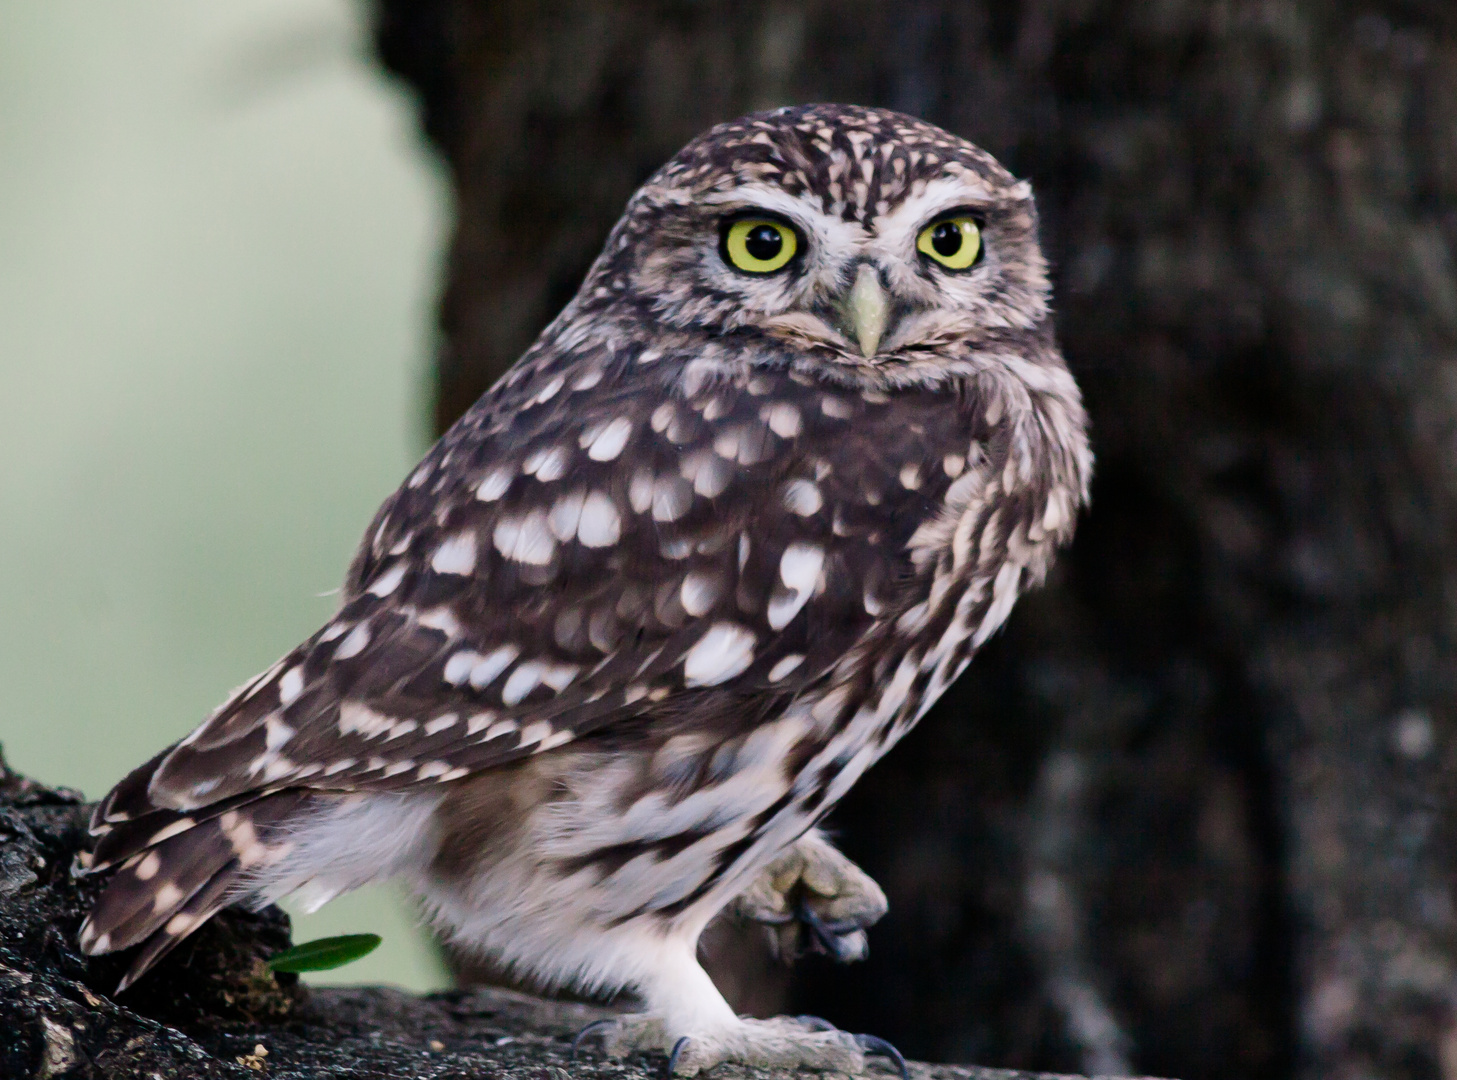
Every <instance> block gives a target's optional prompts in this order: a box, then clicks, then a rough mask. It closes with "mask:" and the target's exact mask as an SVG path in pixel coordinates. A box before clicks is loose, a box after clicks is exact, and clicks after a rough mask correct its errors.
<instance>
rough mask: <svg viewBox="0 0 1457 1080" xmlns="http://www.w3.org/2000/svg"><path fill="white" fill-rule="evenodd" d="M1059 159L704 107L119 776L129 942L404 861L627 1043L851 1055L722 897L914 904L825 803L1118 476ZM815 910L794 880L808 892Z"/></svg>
mask: <svg viewBox="0 0 1457 1080" xmlns="http://www.w3.org/2000/svg"><path fill="white" fill-rule="evenodd" d="M1048 292H1049V290H1048V280H1047V265H1046V262H1045V261H1044V259H1043V257H1042V253H1041V251H1040V250H1039V247H1038V240H1037V217H1036V213H1035V211H1034V208H1033V202H1032V195H1031V191H1030V189H1029V187H1028V185H1027V184H1026V183H1025V182H1019V181H1017V180H1015V179H1014V178H1013V177H1012V176H1011V175H1010V174H1009V173H1008V172H1007V171H1006V170H1005V169H1003V168H1002V167H1001V166H1000V165H998V164H997V162H996V161H995V160H993V159H992V158H991V157H990V156H989V155H988V154H986V153H984V152H983V151H981V150H979V149H977V148H976V147H975V146H972V145H971V144H969V143H967V142H965V141H963V140H961V139H959V138H957V137H956V136H954V135H950V134H948V133H947V132H945V131H942V130H941V129H939V128H936V127H933V126H931V125H929V124H925V123H922V122H920V121H917V120H914V119H911V118H909V117H906V116H902V115H898V114H896V113H892V112H887V111H885V110H880V109H864V108H854V107H848V106H837V105H814V106H808V107H800V108H788V109H780V110H777V111H774V112H767V113H759V114H755V115H752V116H748V117H745V118H744V119H741V120H737V121H734V122H733V123H728V124H723V125H721V126H719V127H716V128H714V129H713V130H711V131H709V132H708V133H707V134H705V135H703V136H701V137H700V138H698V139H696V140H694V141H693V142H692V143H690V144H689V145H688V146H687V147H686V148H685V149H684V150H683V151H682V152H681V153H679V154H678V155H677V156H676V157H675V158H673V159H672V160H671V161H669V162H668V163H667V164H666V165H665V166H663V168H662V169H661V170H659V171H658V173H657V174H656V175H654V176H653V177H652V178H651V179H650V180H649V181H648V182H647V183H646V184H645V185H644V186H643V187H642V188H641V190H639V191H638V192H637V193H636V194H635V195H634V196H633V197H632V200H631V201H630V202H629V203H628V205H627V209H626V212H625V213H624V214H623V217H622V219H621V220H620V221H619V222H618V223H617V225H616V227H615V228H614V229H613V230H612V233H611V235H610V236H609V237H608V239H607V244H606V247H605V249H604V250H603V252H602V254H601V255H600V257H599V258H598V259H597V261H596V263H595V264H594V265H593V266H592V269H591V271H590V272H589V273H588V274H587V278H586V280H585V282H583V284H582V287H581V289H580V291H579V292H578V293H577V295H576V297H575V298H574V299H573V300H572V302H571V303H570V304H568V305H567V307H566V308H565V310H563V311H562V313H561V314H560V315H559V316H558V317H557V319H556V320H555V321H554V322H553V323H552V324H551V325H550V326H549V327H547V329H546V330H545V331H544V332H543V333H542V335H541V337H540V338H539V339H538V340H537V342H536V343H535V344H534V345H533V346H532V347H531V348H530V349H529V350H528V351H527V353H526V354H525V356H523V357H522V358H521V360H520V361H519V362H518V363H517V364H516V365H515V366H514V367H513V368H511V370H510V371H509V372H508V373H507V374H506V375H505V377H504V378H502V380H501V381H500V382H499V383H498V384H497V385H496V386H495V387H494V388H492V389H491V390H490V391H489V392H487V393H486V394H485V395H484V396H483V397H482V398H481V399H480V400H479V401H478V402H476V404H475V406H474V407H473V408H471V410H470V411H469V412H467V413H466V414H465V416H463V417H462V418H461V419H460V421H459V422H458V423H457V424H455V426H454V427H452V428H451V429H450V431H449V432H447V433H446V435H445V436H444V438H442V439H441V440H440V441H439V442H438V443H436V445H435V446H434V448H433V449H432V450H431V451H430V452H429V453H428V454H427V455H426V456H425V459H424V460H423V461H422V462H421V464H420V465H419V466H418V467H417V468H416V469H415V471H414V472H413V473H411V474H410V476H409V478H408V479H407V480H406V481H405V483H404V485H403V486H402V487H400V489H399V490H398V491H396V492H395V493H394V494H393V495H391V496H390V497H389V498H388V499H387V500H385V503H384V505H383V506H382V507H381V508H380V510H379V513H378V514H377V515H376V517H375V519H374V521H373V523H372V524H371V525H370V526H369V530H368V532H367V533H366V535H365V538H364V541H363V543H362V544H361V546H360V548H359V551H358V553H357V554H356V555H355V557H354V561H353V564H352V565H351V566H350V568H349V571H348V577H347V579H346V581H345V584H344V588H343V593H342V602H341V605H340V607H339V609H338V611H337V612H336V613H335V615H334V616H333V618H331V619H330V620H329V621H328V622H327V623H326V624H325V625H324V626H323V627H322V628H321V629H320V630H319V631H318V632H317V633H315V634H314V635H313V636H312V637H310V638H309V639H308V640H307V641H305V642H304V643H303V644H301V645H299V646H298V647H297V648H296V649H294V650H293V651H291V652H290V653H288V655H286V656H285V657H283V659H281V660H279V661H278V663H276V664H274V665H273V666H272V667H271V668H269V669H268V670H267V671H265V672H264V673H263V674H261V675H259V676H258V677H257V678H255V679H253V680H251V681H250V682H248V683H246V684H245V685H244V686H243V687H241V688H240V689H239V690H237V691H236V692H235V693H234V694H233V695H232V697H230V698H229V699H228V700H227V702H226V703H224V704H223V705H222V706H221V707H220V708H219V709H218V710H217V711H216V712H215V713H213V715H212V716H211V717H209V718H208V720H207V721H206V722H205V723H204V724H203V725H202V726H201V727H199V728H198V729H197V730H196V731H194V732H193V733H192V734H191V735H189V736H187V738H185V739H183V740H182V741H181V742H179V743H177V744H176V745H175V746H172V747H169V748H168V749H166V750H164V751H162V752H161V753H160V754H158V755H157V756H156V757H154V758H152V760H150V761H148V762H147V763H146V764H145V765H142V766H141V767H140V768H138V769H136V770H135V771H134V772H132V773H131V774H130V775H129V776H127V777H126V779H124V780H122V781H121V783H119V784H118V785H117V786H116V788H115V789H114V790H113V791H112V792H111V793H110V794H109V795H108V796H107V797H106V798H105V799H104V800H103V801H102V802H101V804H100V805H99V806H98V807H97V809H96V812H95V816H94V817H93V819H92V826H91V827H92V832H93V833H94V834H95V835H96V837H97V842H96V848H95V852H94V854H92V855H91V856H90V857H89V861H88V865H86V866H84V867H82V868H81V872H84V873H98V872H102V871H107V872H109V873H110V874H111V875H112V876H111V880H110V882H109V884H108V886H107V888H106V890H105V892H104V893H103V894H102V896H101V898H100V900H99V901H98V902H97V904H96V907H95V910H94V911H92V913H91V916H90V918H89V919H87V921H86V923H85V924H84V926H83V927H82V929H81V943H82V946H83V948H84V949H85V951H86V952H88V953H107V952H113V951H116V950H119V949H128V948H132V947H137V951H136V953H135V955H134V957H133V958H132V961H131V968H130V971H129V972H128V974H127V976H126V979H125V980H124V981H123V985H124V986H125V985H127V984H129V983H131V982H132V981H133V980H135V979H137V978H138V977H140V976H141V975H142V974H143V973H144V972H145V971H146V970H147V969H148V968H149V967H150V966H151V965H152V964H154V963H155V962H156V961H157V959H158V958H159V957H160V956H162V955H163V954H164V953H165V952H166V951H167V950H168V949H170V948H172V947H173V946H174V945H176V944H177V942H178V941H179V940H181V939H182V938H183V937H185V936H186V935H187V934H189V933H191V932H192V931H193V930H196V929H197V927H198V926H199V925H201V924H202V923H203V922H204V921H205V920H207V919H208V918H209V917H210V916H212V915H213V914H214V913H215V912H217V911H218V910H219V909H220V908H222V907H223V906H224V905H227V904H229V903H233V902H235V901H244V902H248V903H250V904H255V905H257V904H263V903H266V902H269V901H272V900H274V899H276V898H279V897H282V896H285V895H287V894H290V893H294V892H302V893H303V894H305V896H306V898H307V899H308V901H309V902H311V903H315V904H319V903H323V902H324V901H325V900H327V899H329V898H330V897H333V896H335V895H337V894H338V893H340V892H343V891H345V890H348V889H353V888H355V887H357V886H360V885H363V884H364V883H366V882H369V881H375V880H378V879H381V878H385V877H399V878H402V879H403V880H404V881H405V882H406V883H407V884H408V885H409V886H410V888H411V889H412V890H413V891H414V892H415V894H416V895H417V896H418V897H419V898H420V901H421V903H422V906H423V909H424V910H425V911H426V912H427V913H428V917H429V918H430V920H431V921H432V922H433V924H434V925H435V926H436V927H437V928H438V929H439V930H440V931H441V932H442V933H444V934H445V935H446V936H448V937H449V938H450V939H451V940H453V941H455V942H457V943H458V944H459V945H461V946H462V947H465V948H468V949H472V950H478V951H479V952H481V953H482V954H483V955H486V956H489V957H491V958H492V959H493V960H494V961H495V962H497V963H498V964H500V965H502V966H504V967H505V968H506V969H509V970H511V971H513V972H514V973H516V974H517V975H519V976H520V977H522V978H524V979H527V980H530V981H533V982H535V983H536V984H538V985H544V986H549V987H550V986H554V987H572V988H575V989H577V990H582V991H589V992H604V991H611V990H616V989H619V988H627V989H630V990H633V991H635V992H636V993H637V994H638V995H640V997H641V999H642V1001H643V1003H644V1006H645V1008H644V1011H643V1012H641V1013H636V1014H631V1015H627V1016H624V1017H623V1018H621V1019H620V1020H618V1021H615V1022H614V1025H613V1026H612V1027H611V1028H610V1029H609V1030H608V1031H607V1032H606V1033H605V1040H606V1045H607V1047H608V1049H609V1050H610V1051H612V1052H615V1053H623V1052H627V1051H631V1050H634V1049H661V1050H665V1051H666V1050H673V1051H675V1052H674V1053H673V1055H672V1058H671V1059H670V1068H672V1069H676V1070H677V1071H679V1072H682V1073H694V1072H697V1071H699V1070H701V1069H704V1068H708V1067H710V1066H712V1065H714V1064H716V1063H718V1062H721V1061H738V1062H743V1063H748V1064H753V1065H759V1066H779V1067H794V1066H798V1065H806V1066H810V1067H814V1068H822V1069H823V1068H828V1069H834V1070H837V1071H841V1072H858V1071H860V1070H861V1069H862V1068H863V1067H864V1053H865V1050H866V1049H867V1048H874V1047H876V1046H877V1044H878V1040H875V1039H872V1038H869V1037H866V1036H854V1035H850V1034H847V1033H845V1032H841V1031H837V1030H834V1029H827V1028H828V1026H827V1025H824V1024H823V1023H815V1022H811V1021H809V1020H803V1019H801V1020H794V1019H789V1018H785V1017H780V1018H777V1019H773V1020H750V1019H744V1018H740V1017H738V1016H735V1015H734V1013H733V1010H732V1009H730V1008H729V1006H728V1005H727V1004H726V1003H725V1001H724V999H723V997H722V996H721V995H720V994H719V992H718V990H717V989H715V987H714V985H713V983H712V982H711V981H710V979H709V977H708V976H707V974H705V972H704V970H703V968H702V967H700V965H699V963H698V960H697V958H696V949H697V944H698V938H699V935H700V934H701V933H702V931H703V929H704V926H705V925H706V924H707V923H708V922H709V921H710V920H711V919H713V918H714V916H715V915H717V914H719V913H720V912H722V911H724V910H725V908H728V907H732V908H733V909H734V910H735V911H737V912H738V913H739V914H740V915H744V916H747V917H749V918H757V919H759V920H760V921H763V922H765V923H769V924H774V925H779V926H781V927H782V926H784V925H785V924H794V925H799V924H801V923H802V924H803V925H804V926H805V927H807V928H808V931H810V932H812V933H813V935H815V936H816V938H817V939H818V941H819V942H820V943H821V946H822V947H823V948H825V949H827V950H828V951H830V952H832V953H835V954H837V955H838V956H839V957H840V958H842V959H850V958H854V957H855V956H857V955H859V954H860V953H862V952H863V949H864V941H865V939H864V929H863V928H864V927H865V926H868V925H869V924H870V923H872V922H874V921H875V919H877V918H878V917H879V916H880V915H881V914H882V913H883V912H884V910H885V898H884V896H883V895H882V893H881V892H880V889H879V888H878V887H877V886H876V884H875V883H874V882H873V881H872V880H871V879H870V878H869V877H868V876H867V875H865V874H864V873H863V872H862V871H861V870H860V869H859V868H858V867H856V866H855V865H854V864H852V863H850V862H849V861H848V860H847V859H845V857H844V856H842V855H840V854H839V853H838V852H837V851H835V849H834V848H833V847H832V846H831V845H830V843H829V842H828V840H827V839H826V838H825V836H824V835H823V834H821V833H820V832H819V831H817V829H816V825H817V824H818V823H819V822H820V821H821V820H822V819H823V818H824V817H825V815H826V814H827V813H828V812H829V811H830V810H831V808H833V807H834V805H835V803H836V801H837V800H839V799H840V798H841V796H843V795H844V794H845V792H846V791H847V790H849V788H850V786H851V785H852V784H854V783H855V781H856V780H857V779H859V777H860V775H861V774H862V773H863V772H864V771H865V770H866V769H867V768H868V767H869V766H870V765H871V763H872V762H874V761H875V760H876V759H877V758H879V757H880V756H881V755H882V754H884V753H885V752H886V751H887V750H889V749H890V747H891V746H892V745H893V744H894V743H895V742H896V741H897V740H898V739H900V738H901V736H903V735H904V734H905V733H906V732H907V731H909V730H910V728H911V727H912V725H914V724H915V722H916V720H917V719H918V718H919V717H920V716H921V715H922V714H923V713H924V712H925V711H926V710H927V709H928V708H929V707H930V706H931V704H932V703H933V702H934V701H935V700H936V699H937V698H938V697H939V696H940V695H941V693H942V692H943V691H944V690H945V689H946V687H947V686H948V685H949V684H950V683H951V682H952V681H953V680H954V679H955V678H956V677H957V675H959V674H960V673H961V671H962V669H963V668H965V667H966V665H967V663H968V661H969V660H970V659H971V656H972V654H973V653H974V652H975V651H976V650H977V649H978V648H979V647H980V646H981V645H982V643H983V642H985V641H986V640H987V638H988V637H989V636H990V635H991V634H992V633H994V632H995V631H996V630H997V629H998V627H1000V626H1001V625H1002V623H1003V622H1004V621H1005V620H1006V618H1007V615H1008V613H1009V612H1010V611H1011V609H1012V605H1013V603H1014V602H1015V601H1016V599H1017V596H1018V594H1019V593H1020V592H1021V591H1022V590H1023V589H1024V588H1026V587H1028V586H1029V585H1031V584H1034V583H1036V582H1039V581H1040V580H1041V579H1042V578H1043V576H1044V575H1045V573H1046V572H1047V568H1048V565H1049V562H1050V560H1051V558H1052V555H1053V552H1054V550H1055V549H1056V548H1057V547H1058V546H1059V545H1061V544H1063V543H1064V542H1066V541H1067V540H1068V539H1069V537H1070V536H1071V534H1072V530H1073V524H1074V519H1075V517H1076V515H1077V513H1078V511H1079V509H1080V508H1081V506H1082V505H1083V504H1084V502H1085V501H1086V498H1087V490H1088V479H1089V473H1090V469H1091V455H1090V453H1089V449H1088V442H1087V434H1086V430H1085V418H1084V413H1083V409H1082V405H1081V401H1080V398H1079V394H1078V388H1077V386H1076V384H1075V383H1074V382H1073V379H1072V376H1071V375H1070V374H1069V373H1068V370H1067V368H1066V366H1065V365H1064V363H1063V360H1062V357H1061V355H1060V353H1059V351H1058V347H1057V344H1056V342H1055V340H1054V338H1053V325H1052V317H1051V313H1050V309H1049V296H1048ZM796 920H798V921H799V922H796Z"/></svg>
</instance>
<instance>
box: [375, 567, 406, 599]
mask: <svg viewBox="0 0 1457 1080" xmlns="http://www.w3.org/2000/svg"><path fill="white" fill-rule="evenodd" d="M407 569H408V567H406V566H405V564H404V563H395V565H394V566H391V567H390V568H389V569H388V570H386V571H385V572H384V573H383V574H381V575H380V576H379V577H377V578H375V579H374V584H372V585H370V587H369V592H370V593H371V594H372V595H374V596H379V597H385V596H388V595H389V594H390V593H392V592H394V591H395V590H396V589H398V588H399V587H400V582H402V581H404V580H405V571H406V570H407Z"/></svg>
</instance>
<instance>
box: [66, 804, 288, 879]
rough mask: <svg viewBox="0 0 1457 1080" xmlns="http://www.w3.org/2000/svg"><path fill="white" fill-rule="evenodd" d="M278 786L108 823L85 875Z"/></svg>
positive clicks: (111, 865) (213, 817) (117, 862)
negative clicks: (185, 810) (184, 810)
mask: <svg viewBox="0 0 1457 1080" xmlns="http://www.w3.org/2000/svg"><path fill="white" fill-rule="evenodd" d="M276 791H277V789H273V790H264V791H250V792H248V793H246V794H244V795H238V796H236V797H235V798H232V799H224V800H222V801H221V802H217V803H214V804H213V805H211V806H206V807H203V808H202V809H201V810H197V811H195V812H193V813H190V814H185V813H182V812H180V811H177V810H152V811H150V812H148V813H145V814H142V815H141V816H140V817H135V818H130V819H128V820H126V821H119V822H117V823H116V824H114V825H106V826H103V827H102V830H101V831H99V832H97V831H96V830H93V832H97V835H98V839H97V841H96V846H95V848H93V849H92V851H91V855H90V858H89V859H88V861H87V864H86V867H85V869H84V870H83V871H81V873H82V874H85V875H89V874H98V873H101V872H102V871H104V870H110V869H112V868H113V867H115V866H117V865H118V864H120V863H122V862H125V861H126V860H127V859H129V858H132V857H134V856H135V855H136V854H137V853H138V852H141V851H145V850H147V849H148V848H150V847H156V846H158V845H161V844H164V843H166V842H167V841H168V840H169V839H171V838H174V837H176V836H177V835H178V834H180V833H184V832H186V831H187V830H189V829H192V828H196V827H198V826H200V825H205V824H207V823H208V822H212V821H216V819H217V818H220V817H221V816H222V815H223V814H226V813H227V812H228V811H230V810H237V809H239V808H241V807H243V806H246V805H248V804H249V803H254V802H258V801H259V800H261V799H266V798H268V797H269V796H271V795H273V794H275V792H276Z"/></svg>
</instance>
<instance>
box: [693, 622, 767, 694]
mask: <svg viewBox="0 0 1457 1080" xmlns="http://www.w3.org/2000/svg"><path fill="white" fill-rule="evenodd" d="M755 640H756V639H755V637H754V633H753V631H751V630H749V629H748V628H746V627H743V626H740V625H738V624H737V623H731V622H718V623H714V624H713V625H712V626H710V627H709V628H708V632H707V633H706V634H704V635H703V636H702V637H701V638H699V639H698V642H697V644H695V645H694V646H693V648H691V649H689V650H688V653H687V655H685V656H684V658H683V678H684V681H685V682H686V683H687V684H688V685H689V686H717V685H718V684H719V683H721V682H726V681H727V680H729V679H732V678H733V677H734V676H735V675H738V674H741V673H742V672H743V671H744V669H745V668H747V667H748V666H749V665H750V664H752V663H753V662H754V644H755Z"/></svg>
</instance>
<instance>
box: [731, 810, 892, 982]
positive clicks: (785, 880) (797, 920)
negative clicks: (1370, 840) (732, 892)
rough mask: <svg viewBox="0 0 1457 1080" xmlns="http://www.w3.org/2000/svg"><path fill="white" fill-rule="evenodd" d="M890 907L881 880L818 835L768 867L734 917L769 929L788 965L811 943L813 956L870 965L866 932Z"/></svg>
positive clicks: (807, 836)
mask: <svg viewBox="0 0 1457 1080" xmlns="http://www.w3.org/2000/svg"><path fill="white" fill-rule="evenodd" d="M887 906H888V905H887V903H886V899H885V893H884V892H882V891H881V888H880V886H879V885H877V884H876V883H875V880H874V879H873V878H872V877H871V876H870V875H869V874H867V873H866V872H865V871H864V870H861V869H860V867H858V866H856V865H855V864H854V863H853V862H851V861H850V860H849V859H847V858H845V856H844V855H842V854H840V852H838V851H836V850H835V848H834V846H833V845H832V844H831V843H830V842H829V841H828V840H826V839H825V838H824V836H823V835H821V834H820V833H819V832H817V831H815V832H809V833H806V834H805V835H804V836H802V837H801V838H800V839H799V840H798V841H797V842H796V843H795V844H794V845H793V846H791V847H790V848H789V849H787V850H786V851H785V852H784V853H783V854H782V855H780V856H779V857H778V858H777V859H775V860H774V861H773V862H772V863H770V864H769V865H768V866H767V867H765V868H764V871H763V872H762V873H761V874H760V875H759V876H758V877H757V878H756V879H755V880H754V883H753V884H752V885H751V886H749V888H748V889H747V890H746V891H745V892H744V893H743V895H741V896H739V897H738V898H737V899H735V900H734V902H733V903H732V905H730V911H731V912H732V913H733V914H735V915H737V916H738V917H740V918H743V919H750V920H752V921H754V922H760V923H764V924H765V925H766V926H769V927H770V928H771V929H772V931H773V941H774V944H775V948H776V951H777V952H778V954H779V955H780V956H781V957H783V958H785V959H786V960H793V959H794V958H795V957H796V956H798V955H799V954H800V953H802V952H804V951H805V949H806V943H805V939H806V937H807V938H808V945H807V947H808V949H809V950H810V951H814V952H822V953H825V954H827V955H828V956H831V957H833V958H834V959H836V960H838V961H840V962H841V963H850V962H851V961H854V960H863V959H865V955H866V953H867V952H869V949H870V946H869V941H868V940H867V938H866V935H865V928H866V927H868V926H871V925H873V924H874V923H876V922H877V921H879V919H880V918H881V916H883V915H884V914H885V912H886V908H887Z"/></svg>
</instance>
